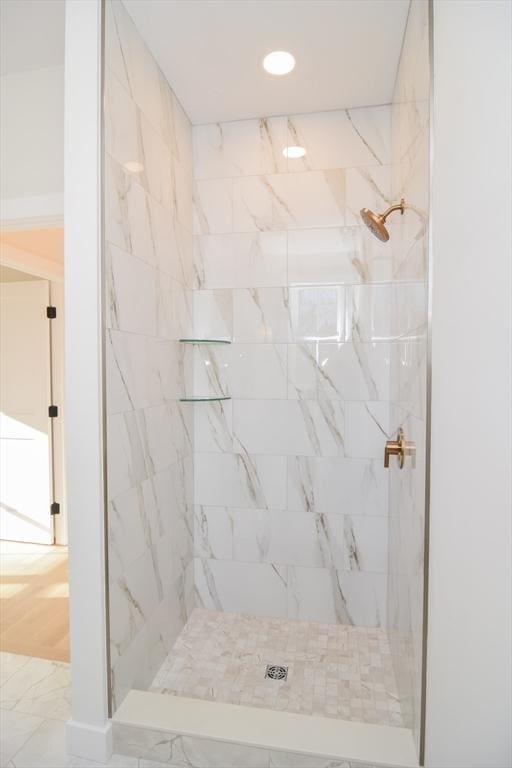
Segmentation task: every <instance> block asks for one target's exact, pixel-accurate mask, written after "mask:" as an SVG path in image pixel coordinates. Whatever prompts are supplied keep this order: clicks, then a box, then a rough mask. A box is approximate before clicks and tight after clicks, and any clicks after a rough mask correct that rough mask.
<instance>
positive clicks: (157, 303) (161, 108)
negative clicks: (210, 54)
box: [105, 0, 194, 706]
mask: <svg viewBox="0 0 512 768" xmlns="http://www.w3.org/2000/svg"><path fill="white" fill-rule="evenodd" d="M105 145H106V146H105V149H106V154H105V240H106V242H105V268H106V292H107V296H106V323H107V331H106V366H107V417H108V418H107V422H108V423H107V458H108V461H107V463H108V500H109V520H108V525H109V529H108V540H109V541H108V544H109V592H110V595H109V598H110V600H109V602H110V640H111V661H112V686H113V700H114V706H117V705H118V704H119V703H120V701H121V700H122V699H123V697H124V695H125V694H126V692H127V691H128V690H130V689H131V688H132V687H146V686H147V685H148V684H149V683H150V682H151V680H152V678H153V676H154V674H155V672H156V670H157V669H158V668H159V666H160V665H161V663H162V662H163V660H164V658H165V657H166V655H167V653H168V652H169V650H170V648H171V646H172V644H173V642H174V640H175V639H176V637H177V635H178V634H179V632H180V631H181V629H182V627H183V625H184V623H185V621H186V619H187V615H188V610H189V608H190V605H191V601H192V599H193V563H192V555H193V543H192V530H193V506H192V494H193V480H192V470H193V465H192V443H193V431H194V427H193V412H192V410H190V408H188V407H184V406H183V404H181V403H180V402H179V397H180V395H181V394H182V392H183V388H184V376H185V370H184V366H185V364H186V363H185V361H184V360H183V356H182V349H181V346H180V344H179V342H178V339H179V338H181V337H182V336H183V335H187V333H188V329H189V327H190V324H191V321H192V302H191V291H190V289H191V277H192V274H193V273H192V129H191V125H190V123H189V120H188V118H187V116H186V115H185V113H184V111H183V110H182V108H181V106H180V104H179V103H178V101H177V99H176V98H175V96H174V94H173V92H172V90H171V89H170V87H169V85H168V84H167V82H166V80H165V79H164V77H163V75H162V74H161V72H160V71H159V69H158V67H157V65H156V63H155V61H154V59H153V58H152V56H151V54H150V53H149V51H148V50H147V49H146V47H145V45H144V43H143V42H142V40H141V38H140V36H139V34H138V32H137V30H136V29H135V26H134V25H133V23H132V21H131V19H130V17H129V16H128V14H127V13H126V11H125V9H124V7H123V5H122V4H121V3H120V2H117V0H114V1H113V2H107V3H106V67H105Z"/></svg>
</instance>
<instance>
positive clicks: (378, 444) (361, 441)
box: [345, 401, 407, 460]
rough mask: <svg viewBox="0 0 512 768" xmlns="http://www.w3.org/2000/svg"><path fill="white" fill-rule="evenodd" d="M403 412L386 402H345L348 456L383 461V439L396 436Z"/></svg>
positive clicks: (390, 438)
mask: <svg viewBox="0 0 512 768" xmlns="http://www.w3.org/2000/svg"><path fill="white" fill-rule="evenodd" d="M406 415H407V414H406V413H401V412H392V409H391V408H390V404H389V403H386V402H372V401H367V402H353V401H351V402H346V403H345V418H346V451H347V456H351V457H354V458H357V457H361V458H374V459H378V458H381V459H382V460H383V459H384V447H385V444H386V440H392V439H394V438H395V437H396V433H397V432H398V428H399V427H400V426H401V424H402V423H403V420H404V419H405V417H406Z"/></svg>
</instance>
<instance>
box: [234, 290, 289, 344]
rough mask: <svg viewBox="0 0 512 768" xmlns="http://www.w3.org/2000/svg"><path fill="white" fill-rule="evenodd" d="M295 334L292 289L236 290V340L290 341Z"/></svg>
mask: <svg viewBox="0 0 512 768" xmlns="http://www.w3.org/2000/svg"><path fill="white" fill-rule="evenodd" d="M290 338H291V325H290V311H289V298H288V290H287V289H286V288H247V289H243V288H240V289H236V290H235V291H233V340H234V341H236V342H273V343H277V342H286V341H289V340H290Z"/></svg>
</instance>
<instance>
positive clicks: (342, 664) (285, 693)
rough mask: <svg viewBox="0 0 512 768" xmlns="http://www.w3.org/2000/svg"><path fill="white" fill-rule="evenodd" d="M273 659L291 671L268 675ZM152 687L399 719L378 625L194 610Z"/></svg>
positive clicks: (366, 718)
mask: <svg viewBox="0 0 512 768" xmlns="http://www.w3.org/2000/svg"><path fill="white" fill-rule="evenodd" d="M272 664H275V665H282V666H285V667H288V678H287V679H286V680H271V679H270V680H269V679H266V677H265V672H266V667H267V665H272ZM150 690H152V691H154V692H158V693H163V694H169V695H172V696H187V697H192V698H198V699H206V700H210V701H218V702H224V703H230V704H241V705H245V706H253V707H263V708H265V709H276V710H285V711H288V712H297V713H302V714H310V715H320V716H324V717H335V718H342V719H344V720H354V721H360V722H366V723H373V724H379V725H391V726H402V715H401V710H400V704H399V702H398V696H397V691H396V685H395V680H394V676H393V668H392V660H391V654H390V649H389V645H388V638H387V635H386V632H385V631H384V630H383V629H380V628H369V627H353V626H347V625H334V624H320V623H317V622H306V621H291V620H289V619H280V618H265V617H256V616H247V615H243V614H240V613H227V612H215V611H206V610H196V611H194V613H193V614H192V616H191V618H190V619H189V621H188V623H187V625H186V626H185V628H184V630H183V632H182V633H181V635H180V637H179V638H178V640H177V641H176V643H175V645H174V647H173V649H172V651H171V653H170V654H169V656H168V657H167V659H166V660H165V662H164V663H163V665H162V667H161V668H160V670H159V672H158V673H157V675H156V677H155V679H154V681H153V684H152V686H151V689H150Z"/></svg>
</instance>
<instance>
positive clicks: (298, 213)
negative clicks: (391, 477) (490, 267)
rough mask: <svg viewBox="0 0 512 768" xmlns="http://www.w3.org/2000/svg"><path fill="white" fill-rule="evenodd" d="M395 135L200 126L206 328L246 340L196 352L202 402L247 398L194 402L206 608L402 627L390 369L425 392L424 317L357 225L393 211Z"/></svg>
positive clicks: (363, 123)
mask: <svg viewBox="0 0 512 768" xmlns="http://www.w3.org/2000/svg"><path fill="white" fill-rule="evenodd" d="M390 130H391V111H390V107H389V106H380V107H369V108H362V109H354V110H340V111H333V112H324V113H319V114H307V115H298V116H292V117H274V118H268V119H259V120H258V119H256V120H246V121H240V122H232V123H224V124H215V125H204V126H196V127H194V129H193V137H194V174H195V188H194V233H195V238H194V267H195V278H194V280H195V282H194V289H195V290H194V312H193V315H194V335H195V336H197V337H210V338H212V337H214V338H215V337H216V338H225V339H229V340H232V342H233V343H232V344H231V345H223V346H220V345H219V346H211V345H210V346H197V347H195V348H191V349H190V353H189V354H190V357H191V358H193V362H192V363H191V369H193V384H192V385H191V386H192V387H193V389H194V391H195V394H210V395H211V394H219V395H230V396H231V397H232V399H231V400H229V401H224V402H219V403H203V404H200V405H197V406H195V409H196V410H195V455H194V467H195V485H194V489H195V490H194V496H195V526H194V554H195V587H196V593H197V599H198V602H199V604H200V605H202V606H204V607H206V608H209V609H216V610H227V611H233V612H241V613H252V614H264V615H269V616H287V617H289V618H297V619H305V620H317V621H322V622H329V623H336V622H341V623H353V624H360V625H369V626H378V625H384V624H385V623H386V595H387V572H388V555H387V544H388V517H387V514H388V488H387V475H386V473H385V470H384V469H383V462H382V458H383V451H384V442H385V440H386V438H387V437H390V436H391V435H393V434H394V433H395V432H396V430H397V428H398V426H399V424H400V423H401V420H402V418H403V414H402V413H399V412H398V411H397V412H393V411H392V409H391V408H390V391H389V387H390V372H391V369H392V368H393V367H395V366H396V365H402V366H403V376H404V381H407V383H408V386H409V387H410V389H411V391H415V387H416V386H417V380H416V377H417V370H418V369H417V361H416V359H415V358H414V355H412V356H411V355H410V354H409V352H408V353H407V355H406V354H405V352H404V350H405V349H407V350H409V340H410V339H414V338H416V336H417V333H418V327H419V326H420V325H421V323H422V321H423V316H422V314H421V312H422V309H421V308H422V300H421V297H422V286H421V285H417V284H416V283H415V282H414V281H413V280H410V279H409V277H408V276H406V277H405V278H403V277H402V275H401V274H399V273H398V272H397V270H396V269H395V265H394V262H393V258H392V252H391V250H390V248H389V245H383V244H381V243H379V242H378V241H377V240H376V239H375V238H373V237H372V236H371V235H370V234H369V233H368V232H367V231H366V230H365V229H363V228H362V227H361V222H360V218H359V215H358V214H359V210H360V208H362V207H363V206H368V207H372V208H374V209H375V210H381V209H383V208H385V207H387V206H388V205H389V204H390V202H391V166H390V163H391V140H390ZM296 144H298V145H301V146H304V147H305V148H306V150H307V154H306V155H305V157H304V158H302V159H297V160H291V159H289V160H287V159H286V158H285V157H284V156H283V154H282V150H283V148H284V147H286V146H288V145H296ZM394 302H398V303H399V304H400V306H402V307H403V312H402V313H401V314H400V315H399V316H397V315H396V314H392V312H391V307H392V305H393V303H394ZM404 359H405V361H406V362H405V364H403V362H402V361H403V360H404Z"/></svg>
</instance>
